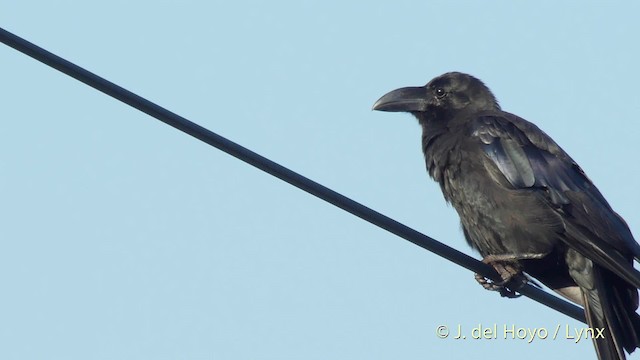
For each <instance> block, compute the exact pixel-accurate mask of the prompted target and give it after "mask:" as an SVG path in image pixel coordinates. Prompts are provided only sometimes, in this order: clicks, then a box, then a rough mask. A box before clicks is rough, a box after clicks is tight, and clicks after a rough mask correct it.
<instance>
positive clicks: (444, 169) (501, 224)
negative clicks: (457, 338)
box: [373, 72, 640, 360]
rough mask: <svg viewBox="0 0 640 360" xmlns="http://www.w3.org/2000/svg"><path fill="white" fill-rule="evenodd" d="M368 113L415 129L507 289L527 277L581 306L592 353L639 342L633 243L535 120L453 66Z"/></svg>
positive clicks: (614, 351)
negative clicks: (390, 115) (396, 115)
mask: <svg viewBox="0 0 640 360" xmlns="http://www.w3.org/2000/svg"><path fill="white" fill-rule="evenodd" d="M373 109H374V110H380V111H393V112H408V113H411V114H412V115H414V116H415V117H416V118H417V119H418V123H419V124H420V126H421V127H422V151H423V153H424V158H425V162H426V166H427V171H428V173H429V175H430V176H431V178H433V179H434V180H435V181H436V182H438V184H439V185H440V188H441V190H442V193H443V194H444V198H445V200H446V201H447V202H448V203H450V204H451V205H452V206H453V207H454V208H455V210H456V211H457V213H458V215H459V217H460V222H461V225H462V230H463V233H464V236H465V238H466V240H467V242H468V243H469V244H470V245H471V246H472V247H473V248H474V249H476V250H477V251H479V252H480V254H481V256H482V257H483V262H485V263H487V264H490V265H491V266H493V267H494V268H495V269H496V271H497V272H498V273H499V274H500V276H501V278H502V281H500V282H492V281H490V280H488V279H485V278H483V277H482V276H479V275H477V274H476V279H477V280H478V282H480V283H481V284H482V285H483V286H484V287H485V288H487V289H490V290H499V291H501V293H502V294H503V295H505V296H515V291H514V290H509V289H516V290H517V288H518V286H521V285H522V284H523V283H524V282H527V281H528V279H530V277H533V278H535V279H536V280H538V281H540V282H542V283H543V284H545V285H546V286H548V287H549V288H550V289H553V290H554V291H556V292H557V293H558V294H560V295H562V296H563V297H565V298H567V299H569V300H571V301H573V302H575V303H577V304H579V305H581V306H583V307H584V311H585V316H586V319H587V322H588V324H589V326H590V327H591V328H593V329H594V330H593V332H594V335H595V336H593V343H594V346H595V350H596V353H597V355H598V359H600V360H609V359H625V353H624V350H626V351H627V352H628V353H631V352H633V351H634V350H635V349H636V348H637V347H640V316H639V315H638V314H637V313H636V309H637V308H638V288H640V272H638V271H637V270H636V269H635V268H634V260H635V261H640V245H638V243H637V242H636V241H635V239H634V238H633V235H632V234H631V231H630V230H629V227H628V226H627V224H626V222H625V221H624V220H623V219H622V218H621V217H620V216H619V215H618V214H617V213H616V212H615V211H614V210H613V209H612V208H611V206H610V205H609V203H608V202H607V201H606V200H605V199H604V197H603V196H602V194H601V193H600V191H598V189H597V188H596V187H595V185H594V184H593V182H592V181H591V180H590V179H589V178H588V177H587V176H586V175H585V173H584V171H583V170H582V169H581V168H580V166H578V164H576V162H575V161H574V160H573V159H572V158H571V157H570V156H569V155H568V154H567V153H566V152H565V151H564V150H563V149H562V148H560V146H558V144H556V143H555V142H554V141H553V140H552V139H551V137H549V136H548V135H547V134H545V133H544V132H543V131H542V130H540V129H539V128H538V127H537V126H536V125H534V124H532V123H530V122H528V121H526V120H524V119H522V118H520V117H518V116H516V115H514V114H511V113H508V112H506V111H503V110H502V109H501V108H500V105H499V104H498V101H497V100H496V98H495V96H494V95H493V93H492V92H491V90H489V88H488V87H487V86H486V85H485V84H484V83H483V82H482V81H480V80H479V79H477V78H475V77H473V76H471V75H468V74H464V73H460V72H450V73H446V74H443V75H441V76H438V77H436V78H434V79H433V80H431V81H430V82H429V83H427V84H426V85H425V86H420V87H405V88H400V89H397V90H393V91H391V92H389V93H387V94H386V95H384V96H382V97H381V98H380V99H379V100H378V101H377V102H376V103H375V104H374V105H373Z"/></svg>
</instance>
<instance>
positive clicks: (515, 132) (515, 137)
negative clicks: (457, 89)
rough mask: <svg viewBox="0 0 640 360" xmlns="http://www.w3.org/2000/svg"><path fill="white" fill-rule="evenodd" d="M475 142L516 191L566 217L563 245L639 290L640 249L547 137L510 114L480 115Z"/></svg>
mask: <svg viewBox="0 0 640 360" xmlns="http://www.w3.org/2000/svg"><path fill="white" fill-rule="evenodd" d="M471 136H472V137H476V138H478V139H479V140H480V141H481V147H482V149H483V151H484V152H485V154H486V155H487V156H488V158H489V159H491V162H492V163H493V164H494V165H495V166H496V167H497V169H498V170H499V171H500V173H502V175H504V177H505V178H506V180H507V181H508V183H509V184H510V185H511V186H512V187H513V188H514V189H527V190H528V191H530V190H534V193H535V194H536V196H542V197H544V198H545V200H546V202H547V203H548V204H549V206H550V209H553V211H556V212H557V213H558V214H560V215H561V218H562V220H563V222H564V225H565V234H564V236H562V239H563V241H565V242H566V243H567V245H569V246H570V247H572V248H574V249H576V250H577V251H579V252H580V253H582V254H583V255H584V256H586V257H587V258H589V259H592V260H593V261H595V262H596V263H598V264H600V265H602V266H604V267H605V268H608V269H609V270H611V271H613V272H614V273H616V274H618V275H619V276H621V277H623V278H624V279H626V280H627V281H629V282H630V283H631V284H634V285H635V286H636V287H640V273H639V272H638V271H636V270H635V269H634V268H633V260H632V258H634V257H635V258H636V259H640V245H638V243H637V242H636V241H635V240H634V238H633V235H631V232H630V230H629V227H628V226H627V224H626V223H625V222H624V220H623V219H622V218H621V217H620V216H619V215H618V214H616V213H615V212H614V211H613V209H611V206H609V204H608V203H607V201H606V200H605V199H604V197H603V196H602V194H601V193H600V191H598V189H597V188H596V187H595V186H594V185H593V183H592V182H591V180H589V178H588V177H587V176H586V175H585V174H584V172H583V171H582V169H581V168H580V167H579V166H578V165H577V164H576V163H575V161H573V159H571V157H569V155H567V153H565V152H564V150H562V149H561V148H560V147H559V146H558V145H557V144H556V143H555V142H554V141H553V140H552V139H551V138H550V137H549V136H548V135H547V134H545V133H544V132H543V131H542V130H540V129H538V127H536V126H535V125H533V124H531V123H529V122H527V121H526V120H523V119H521V118H519V117H517V116H515V115H512V114H509V113H504V112H502V113H500V114H488V115H484V116H479V117H478V118H476V119H475V120H474V121H473V123H472V132H471Z"/></svg>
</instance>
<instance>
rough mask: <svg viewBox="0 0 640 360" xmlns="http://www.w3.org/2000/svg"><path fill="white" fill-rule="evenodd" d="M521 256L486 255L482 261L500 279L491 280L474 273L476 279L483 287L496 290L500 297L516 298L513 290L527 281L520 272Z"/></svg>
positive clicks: (516, 295)
mask: <svg viewBox="0 0 640 360" xmlns="http://www.w3.org/2000/svg"><path fill="white" fill-rule="evenodd" d="M520 258H521V256H518V257H514V256H513V255H488V256H486V257H485V258H484V259H482V262H483V263H485V264H488V265H491V266H492V267H493V268H494V269H495V270H496V272H497V273H498V274H499V275H500V278H501V279H502V280H501V281H491V280H489V279H487V278H485V277H484V276H482V275H480V274H475V278H476V281H477V282H478V283H479V284H480V285H482V287H483V288H485V289H487V290H491V291H498V292H500V295H501V296H502V297H508V298H516V297H519V296H520V294H517V293H516V292H515V291H514V290H511V289H516V290H517V289H519V288H520V287H522V286H523V285H524V284H526V283H527V282H528V279H527V277H526V276H525V275H524V274H523V273H522V269H521V268H520V265H519V264H518V261H517V260H518V259H520Z"/></svg>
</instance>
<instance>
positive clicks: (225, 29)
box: [0, 0, 640, 360]
mask: <svg viewBox="0 0 640 360" xmlns="http://www.w3.org/2000/svg"><path fill="white" fill-rule="evenodd" d="M639 11H640V5H638V4H635V3H631V2H626V3H618V4H614V3H612V2H607V3H595V2H591V3H588V2H577V1H576V2H565V3H562V4H560V3H558V2H552V1H546V2H539V1H538V2H535V4H534V3H533V2H532V3H531V4H528V5H522V4H521V3H519V4H518V5H516V4H513V3H512V2H508V1H500V2H491V3H490V4H487V2H453V1H448V2H445V1H432V2H430V4H419V2H417V1H413V2H409V1H393V2H392V1H386V2H376V1H354V2H349V3H346V2H337V1H336V2H327V1H300V2H280V3H278V2H259V1H234V2H229V1H224V2H222V1H215V2H213V1H208V2H205V1H180V2H178V1H162V2H158V1H133V2H132V1H105V2H91V1H83V2H81V1H56V2H49V1H28V0H27V1H19V2H18V1H9V0H0V26H1V27H3V28H5V29H7V30H9V31H12V32H15V33H16V34H17V35H19V36H22V37H25V38H27V39H28V40H30V41H32V42H35V43H36V44H38V45H40V46H42V47H44V48H46V49H48V50H50V51H52V52H54V53H57V54H58V55H60V56H63V57H65V58H67V59H68V60H71V61H73V62H75V63H77V64H78V65H80V66H83V67H85V68H87V69H89V70H91V71H93V72H95V73H97V74H99V75H101V76H103V77H106V78H107V79H110V80H111V81H114V82H116V83H118V84H119V85H122V86H124V87H126V88H128V89H129V90H131V91H134V92H137V93H138V94H140V95H141V96H144V97H146V98H148V99H150V100H152V101H155V102H157V103H159V104H160V105H162V106H164V107H166V108H168V109H170V110H172V111H174V112H177V113H178V114H180V115H183V116H185V117H187V118H189V119H191V120H192V121H195V122H197V123H199V124H201V125H203V126H205V127H207V128H209V129H211V130H213V131H215V132H217V133H219V134H221V135H223V136H226V137H228V138H230V139H232V140H234V141H236V142H239V143H240V144H242V145H244V146H246V147H249V148H250V149H252V150H254V151H257V152H259V153H261V154H263V155H265V156H267V157H269V158H271V159H273V160H275V161H277V162H279V163H281V164H283V165H285V166H287V167H289V168H291V169H293V170H295V171H298V172H300V173H301V174H303V175H305V176H308V177H310V178H312V179H314V180H316V181H319V182H320V183H322V184H324V185H327V186H329V187H331V188H333V189H335V190H337V191H339V192H341V193H343V194H345V195H347V196H349V197H352V198H354V199H355V200H357V201H360V202H362V203H364V204H365V205H367V206H370V207H372V208H374V209H376V210H378V211H381V212H383V213H385V214H387V215H389V216H391V217H393V218H395V219H397V220H399V221H401V222H404V223H405V224H407V225H409V226H411V227H414V228H416V229H418V230H420V231H422V232H424V233H426V234H428V235H430V236H433V237H435V238H436V239H439V240H441V241H443V242H445V243H447V244H449V245H451V246H453V247H455V248H458V249H460V250H462V251H464V252H466V253H469V254H472V252H471V250H470V249H468V247H467V245H466V243H465V242H464V240H463V237H462V234H461V232H460V230H459V226H458V220H457V216H456V214H455V212H454V211H453V210H452V209H451V208H449V207H447V206H446V205H445V202H444V200H443V198H442V195H441V193H440V190H439V188H438V187H437V185H436V184H435V183H433V182H432V181H431V180H430V179H428V177H427V175H426V172H425V170H424V164H423V160H422V154H421V152H420V130H419V128H418V126H417V124H416V121H415V120H413V119H412V118H411V117H410V116H409V115H404V114H389V113H378V112H372V111H371V110H370V109H371V105H372V104H373V102H374V101H375V100H376V99H378V98H379V97H380V96H381V95H382V94H384V93H386V92H387V91H389V90H392V89H394V88H397V87H400V86H408V85H421V84H424V83H425V82H427V81H428V80H429V79H431V78H432V77H434V76H436V75H439V74H441V73H443V72H446V71H452V70H457V71H464V72H469V73H471V74H474V75H476V76H477V77H479V78H481V79H482V80H483V81H485V83H486V84H487V85H488V86H489V87H490V88H491V89H493V91H494V93H495V94H496V96H497V97H498V99H499V100H500V102H501V104H502V106H503V108H504V109H505V110H507V111H511V112H514V113H516V114H518V115H520V116H523V117H525V118H527V119H528V120H530V121H533V122H535V123H536V124H538V125H539V126H540V127H541V128H542V129H544V130H545V131H546V132H547V133H549V134H550V135H551V136H553V137H554V138H555V139H556V140H557V141H558V142H559V143H560V144H561V145H562V146H563V147H564V148H565V150H567V151H568V152H569V153H570V154H571V155H572V156H573V157H574V158H575V159H576V160H577V161H578V162H579V163H580V164H581V165H582V167H583V168H584V169H585V171H586V172H587V173H588V175H589V176H590V177H591V179H592V180H593V181H594V182H595V183H596V184H597V185H598V186H599V188H600V190H601V191H602V192H603V193H604V195H605V196H606V197H607V198H608V199H609V201H610V202H611V204H612V205H613V207H614V208H615V209H616V210H617V211H618V212H619V213H620V214H621V215H622V216H623V217H624V218H625V219H626V220H627V222H628V223H629V225H630V227H631V229H632V230H633V231H634V234H636V235H638V229H640V214H639V212H638V211H637V203H638V201H640V193H639V192H638V188H637V185H636V184H637V179H638V177H639V176H640V170H638V166H637V164H638V159H637V157H638V155H640V151H639V150H640V145H639V144H638V142H637V139H638V138H639V136H640V124H639V123H638V119H639V118H640V102H639V101H638V90H637V86H636V84H637V83H638V82H639V80H640V75H639V73H638V71H637V66H638V65H637V64H638V63H640V52H639V51H638V46H637V41H638V34H639V33H640V23H639V22H638V18H637V14H638V13H639ZM0 60H1V66H0V79H1V84H2V86H0V99H2V102H1V103H2V104H1V105H0V119H1V121H0V136H1V140H0V166H2V172H1V173H0V174H1V176H0V185H1V186H2V189H4V191H3V192H2V204H3V206H1V207H0V218H1V219H2V225H1V226H0V239H1V242H0V244H1V245H0V279H1V286H0V288H1V289H2V290H0V292H1V294H0V358H2V359H216V360H217V359H222V360H225V359H331V360H338V359H407V360H408V359H429V358H434V357H435V356H438V355H442V356H446V357H447V358H454V359H455V358H480V359H482V358H492V359H500V358H513V357H517V358H518V359H521V360H524V359H540V358H548V359H552V358H585V359H595V353H594V352H593V349H592V345H591V343H590V341H587V340H583V341H582V342H580V343H579V344H574V343H573V342H572V341H571V340H565V339H558V340H555V341H553V340H549V339H547V340H539V339H536V340H534V341H533V343H531V344H529V343H527V342H526V341H523V340H511V339H509V340H504V339H496V340H466V341H455V340H453V339H446V340H442V339H439V338H438V337H437V336H436V335H435V329H436V327H437V326H438V325H448V326H452V327H453V326H456V325H458V324H461V325H462V327H463V328H465V329H468V331H470V329H471V328H472V327H474V326H478V324H481V325H483V326H492V325H493V324H497V325H498V326H499V327H503V326H504V325H505V324H507V325H511V324H515V325H516V326H517V327H527V328H540V327H543V328H546V329H548V330H549V331H550V332H551V331H552V330H553V329H554V328H555V327H556V326H557V325H558V324H561V325H562V326H565V325H568V326H570V327H574V326H581V325H580V324H579V323H577V322H575V321H572V320H570V319H569V318H567V317H566V316H564V315H561V314H559V313H557V312H555V311H553V310H550V309H547V308H545V307H543V306H541V305H539V304H537V303H535V302H533V301H531V300H529V299H526V298H520V299H517V300H507V299H502V298H500V297H499V296H498V295H497V294H496V293H491V292H487V291H485V290H483V289H482V288H481V287H480V286H479V285H478V284H477V283H476V282H475V281H474V279H473V275H472V274H471V273H470V272H468V271H467V270H464V269H461V268H459V267H458V266H456V265H454V264H452V263H449V262H448V261H446V260H443V259H441V258H439V257H437V256H435V255H433V254H431V253H428V252H426V251H424V250H422V249H420V248H418V247H416V246H414V245H412V244H410V243H408V242H406V241H404V240H401V239H399V238H397V237H395V236H393V235H391V234H389V233H387V232H385V231H383V230H380V229H378V228H376V227H374V226H372V225H370V224H368V223H365V222H364V221H362V220H360V219H357V218H355V217H353V216H351V215H349V214H347V213H344V212H342V211H340V210H338V209H337V208H335V207H333V206H331V205H328V204H326V203H324V202H322V201H320V200H318V199H316V198H313V197H311V196H310V195H307V194H305V193H303V192H301V191H300V190H297V189H295V188H292V187H291V186H289V185H287V184H285V183H283V182H281V181H279V180H277V179H275V178H273V177H271V176H268V175H266V174H264V173H262V172H260V171H258V170H256V169H254V168H251V167H249V166H247V165H245V164H244V163H241V162H239V161H237V160H235V159H233V158H231V157H230V156H228V155H226V154H223V153H221V152H219V151H217V150H215V149H212V148H210V147H209V146H206V145H204V144H202V143H200V142H198V141H196V140H194V139H192V138H190V137H188V136H186V135H184V134H182V133H179V132H178V131H176V130H174V129H172V128H169V127H168V126H166V125H164V124H162V123H160V122H158V121H155V120H153V119H151V118H150V117H148V116H146V115H144V114H142V113H140V112H138V111H135V110H133V109H131V108H129V107H128V106H126V105H123V104H122V103H119V102H118V101H116V100H113V99H111V98H108V97H106V96H104V95H102V94H101V93H98V92H97V91H95V90H92V89H90V88H88V87H87V86H85V85H83V84H81V83H78V82H77V81H75V80H73V79H70V78H68V77H67V76H65V75H62V74H60V73H58V72H56V71H54V70H52V69H50V68H48V67H46V66H44V65H42V64H40V63H37V62H35V61H34V60H31V59H29V58H27V57H26V56H24V55H22V54H19V53H17V52H16V51H14V50H12V49H9V48H7V47H6V46H0ZM473 255H474V256H476V257H477V254H473ZM639 357H640V356H638V355H637V354H635V356H634V357H632V358H639Z"/></svg>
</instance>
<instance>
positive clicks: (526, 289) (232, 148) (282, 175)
mask: <svg viewBox="0 0 640 360" xmlns="http://www.w3.org/2000/svg"><path fill="white" fill-rule="evenodd" d="M0 41H1V42H3V43H4V44H5V45H7V46H10V47H12V48H14V49H16V50H18V51H20V52H22V53H24V54H26V55H28V56H30V57H32V58H34V59H36V60H38V61H40V62H42V63H44V64H46V65H48V66H50V67H52V68H54V69H56V70H58V71H60V72H62V73H65V74H67V75H69V76H71V77H73V78H75V79H76V80H78V81H81V82H83V83H85V84H87V85H89V86H91V87H93V88H94V89H96V90H99V91H101V92H103V93H105V94H107V95H109V96H111V97H113V98H115V99H118V100H120V101H122V102H124V103H125V104H128V105H130V106H132V107H134V108H136V109H138V110H140V111H142V112H144V113H146V114H148V115H150V116H152V117H154V118H156V119H158V120H160V121H162V122H164V123H166V124H167V125H170V126H172V127H174V128H176V129H178V130H180V131H182V132H185V133H187V134H189V135H191V136H193V137H195V138H197V139H199V140H201V141H203V142H205V143H207V144H209V145H211V146H213V147H216V148H218V149H220V150H222V151H224V152H226V153H228V154H230V155H232V156H234V157H236V158H238V159H240V160H242V161H244V162H246V163H248V164H250V165H253V166H255V167H257V168H258V169H260V170H262V171H264V172H266V173H268V174H271V175H273V176H275V177H277V178H279V179H281V180H284V181H286V182H287V183H289V184H291V185H293V186H295V187H298V188H300V189H302V190H304V191H306V192H308V193H309V194H312V195H314V196H316V197H318V198H320V199H322V200H324V201H326V202H329V203H331V204H333V205H335V206H337V207H339V208H341V209H343V210H345V211H347V212H349V213H351V214H353V215H355V216H357V217H359V218H361V219H363V220H366V221H368V222H370V223H372V224H374V225H376V226H378V227H380V228H383V229H385V230H387V231H389V232H391V233H393V234H395V235H397V236H399V237H401V238H403V239H405V240H408V241H410V242H412V243H414V244H416V245H418V246H420V247H422V248H424V249H426V250H428V251H431V252H433V253H435V254H436V255H439V256H441V257H443V258H445V259H447V260H449V261H451V262H454V263H456V264H458V265H460V266H462V267H465V268H467V269H469V270H471V271H473V272H476V273H478V274H481V275H482V276H484V277H486V278H489V279H491V280H494V281H499V280H500V276H499V275H498V273H497V272H496V271H495V270H494V269H493V268H492V267H490V266H489V265H487V264H484V263H482V262H480V261H478V260H476V259H474V258H472V257H470V256H468V255H466V254H464V253H461V252H460V251H458V250H456V249H454V248H452V247H449V246H447V245H445V244H443V243H441V242H439V241H436V240H435V239H433V238H431V237H429V236H427V235H424V234H422V233H420V232H418V231H416V230H414V229H412V228H410V227H408V226H406V225H403V224H401V223H399V222H397V221H395V220H393V219H391V218H389V217H387V216H385V215H383V214H381V213H379V212H377V211H375V210H372V209H370V208H368V207H366V206H364V205H362V204H360V203H358V202H356V201H354V200H351V199H349V198H348V197H346V196H344V195H342V194H339V193H337V192H335V191H333V190H331V189H329V188H327V187H325V186H323V185H321V184H319V183H317V182H315V181H313V180H311V179H308V178H306V177H304V176H302V175H300V174H298V173H296V172H294V171H292V170H289V169H287V168H286V167H284V166H282V165H280V164H278V163H276V162H273V161H271V160H269V159H267V158H265V157H263V156H261V155H259V154H257V153H255V152H253V151H251V150H249V149H247V148H245V147H243V146H241V145H239V144H236V143H234V142H232V141H230V140H228V139H226V138H224V137H222V136H220V135H218V134H216V133H214V132H212V131H210V130H207V129H206V128H204V127H202V126H200V125H198V124H196V123H193V122H191V121H189V120H187V119H185V118H183V117H181V116H180V115H177V114H175V113H173V112H171V111H169V110H167V109H165V108H163V107H161V106H159V105H156V104H154V103H152V102H150V101H148V100H146V99H144V98H142V97H140V96H138V95H136V94H134V93H132V92H130V91H128V90H126V89H124V88H122V87H120V86H118V85H116V84H114V83H112V82H110V81H108V80H106V79H104V78H102V77H100V76H98V75H96V74H93V73H92V72H89V71H87V70H85V69H83V68H81V67H79V66H77V65H75V64H73V63H71V62H69V61H67V60H65V59H63V58H61V57H59V56H57V55H55V54H53V53H51V52H49V51H47V50H45V49H43V48H41V47H39V46H37V45H35V44H33V43H31V42H29V41H27V40H25V39H22V38H21V37H18V36H16V35H14V34H12V33H10V32H8V31H6V30H4V29H3V28H0ZM518 292H519V293H521V294H523V295H525V296H527V297H529V298H531V299H533V300H535V301H537V302H539V303H541V304H543V305H546V306H548V307H551V308H553V309H555V310H557V311H559V312H561V313H563V314H566V315H568V316H570V317H572V318H574V319H576V320H578V321H581V322H585V317H584V313H583V310H582V309H581V308H580V307H578V306H575V305H573V304H570V303H568V302H566V301H564V300H561V299H560V298H558V297H556V296H553V295H551V294H549V293H547V292H545V291H544V290H542V289H540V288H537V287H535V286H532V285H530V284H525V285H524V286H523V287H521V288H520V289H518Z"/></svg>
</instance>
